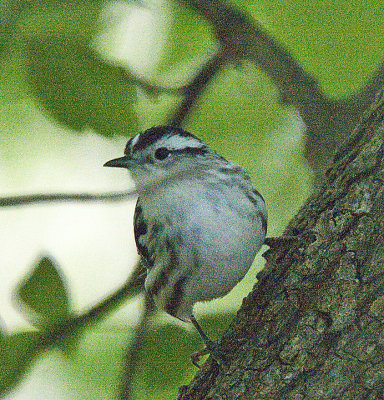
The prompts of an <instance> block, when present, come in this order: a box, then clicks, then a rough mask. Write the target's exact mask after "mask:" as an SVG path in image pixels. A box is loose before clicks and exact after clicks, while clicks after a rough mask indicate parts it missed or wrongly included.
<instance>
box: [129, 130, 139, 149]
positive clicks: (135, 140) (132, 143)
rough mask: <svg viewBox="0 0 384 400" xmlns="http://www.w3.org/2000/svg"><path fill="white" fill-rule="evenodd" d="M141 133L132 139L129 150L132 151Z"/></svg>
mask: <svg viewBox="0 0 384 400" xmlns="http://www.w3.org/2000/svg"><path fill="white" fill-rule="evenodd" d="M140 135H141V133H138V134H137V135H136V136H135V137H134V138H132V142H131V149H133V146H134V145H135V144H136V143H137V141H138V140H139V138H140Z"/></svg>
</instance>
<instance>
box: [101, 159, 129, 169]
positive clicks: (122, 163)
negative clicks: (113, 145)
mask: <svg viewBox="0 0 384 400" xmlns="http://www.w3.org/2000/svg"><path fill="white" fill-rule="evenodd" d="M130 166H131V163H130V162H129V160H128V158H127V156H124V157H120V158H114V159H113V160H110V161H107V162H106V163H105V164H104V165H103V167H116V168H129V167H130Z"/></svg>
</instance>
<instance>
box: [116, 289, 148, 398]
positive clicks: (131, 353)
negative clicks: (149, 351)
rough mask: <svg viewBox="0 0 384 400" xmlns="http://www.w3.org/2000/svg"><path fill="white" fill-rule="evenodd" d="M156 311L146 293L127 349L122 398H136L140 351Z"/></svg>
mask: <svg viewBox="0 0 384 400" xmlns="http://www.w3.org/2000/svg"><path fill="white" fill-rule="evenodd" d="M154 312H155V309H154V304H153V301H152V300H151V299H150V297H149V296H148V295H145V301H144V311H143V313H142V315H141V319H140V322H139V324H138V325H137V327H136V329H135V332H134V335H133V339H132V341H131V342H129V345H128V346H127V349H126V354H125V357H124V365H123V376H122V380H121V391H120V400H131V399H133V398H134V395H133V390H134V378H135V374H136V372H137V370H138V366H139V364H140V352H141V348H142V346H143V344H144V343H145V341H146V339H147V337H148V331H149V329H150V326H151V320H152V316H153V314H154Z"/></svg>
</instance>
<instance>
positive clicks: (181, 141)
mask: <svg viewBox="0 0 384 400" xmlns="http://www.w3.org/2000/svg"><path fill="white" fill-rule="evenodd" d="M164 143H165V144H166V143H167V144H169V146H170V148H171V149H173V150H180V149H184V148H186V147H192V148H200V147H204V143H202V142H200V141H199V140H197V139H195V138H191V137H186V136H177V135H175V136H172V137H171V138H167V139H166V140H164Z"/></svg>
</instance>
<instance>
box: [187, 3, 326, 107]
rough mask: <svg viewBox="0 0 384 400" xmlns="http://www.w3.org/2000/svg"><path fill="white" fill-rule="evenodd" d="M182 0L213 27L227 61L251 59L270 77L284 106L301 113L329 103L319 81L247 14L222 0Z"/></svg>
mask: <svg viewBox="0 0 384 400" xmlns="http://www.w3.org/2000/svg"><path fill="white" fill-rule="evenodd" d="M183 1H184V2H185V3H186V4H187V5H189V6H191V7H193V8H194V9H195V10H196V11H197V12H198V13H199V14H201V15H202V16H203V17H204V18H205V19H206V20H207V21H208V22H209V23H210V24H211V26H212V28H213V30H214V33H215V36H216V39H217V40H218V42H219V45H220V47H221V49H222V51H223V52H224V53H225V56H226V57H227V58H231V59H232V60H233V61H235V62H238V61H241V60H244V59H248V60H250V61H252V62H254V63H255V64H256V65H257V66H258V67H259V68H261V69H262V70H263V71H265V72H266V73H267V74H268V76H269V77H270V78H271V79H272V80H273V82H274V83H275V85H276V86H277V88H278V89H279V91H280V96H281V99H282V101H283V102H284V103H287V104H288V103H289V104H293V105H295V106H296V107H297V108H298V109H299V110H300V111H301V112H302V111H305V109H303V107H305V106H307V105H308V103H315V102H319V101H320V100H321V101H327V98H326V96H325V95H324V93H323V92H322V91H321V90H320V88H319V85H318V83H317V81H316V80H315V79H314V78H313V77H312V76H311V75H310V74H309V73H308V72H306V71H305V70H304V69H303V68H302V67H301V65H300V64H299V63H298V62H297V60H295V59H294V58H293V57H292V55H291V54H290V53H289V52H288V51H287V50H286V49H285V48H284V47H283V46H282V45H281V44H280V43H278V42H277V41H276V40H275V39H273V38H272V36H270V35H269V34H268V33H267V32H265V31H264V30H263V29H262V27H261V25H260V24H258V23H257V22H256V21H255V20H253V19H252V18H251V17H250V16H248V15H247V14H246V13H245V12H243V11H240V10H238V9H237V8H235V7H234V6H232V5H230V4H228V3H226V2H224V1H221V0H183Z"/></svg>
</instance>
